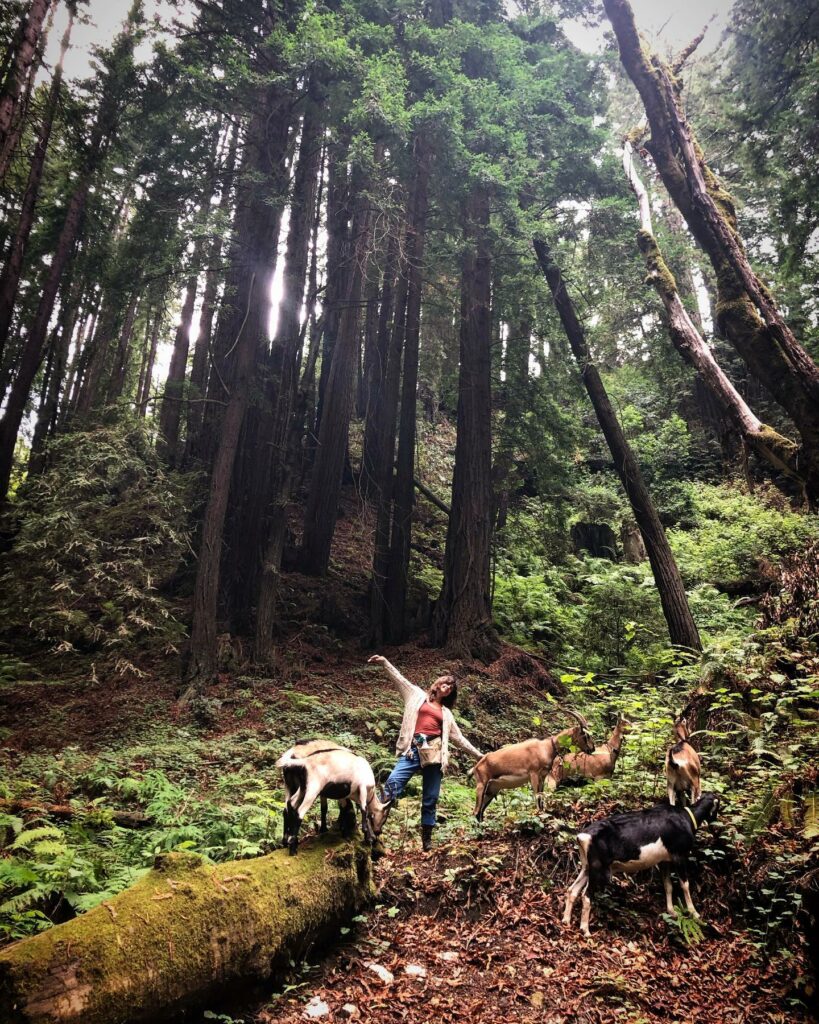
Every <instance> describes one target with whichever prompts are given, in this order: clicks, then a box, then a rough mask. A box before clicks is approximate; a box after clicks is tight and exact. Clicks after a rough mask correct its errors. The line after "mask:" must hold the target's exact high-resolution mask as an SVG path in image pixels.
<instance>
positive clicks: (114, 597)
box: [0, 423, 187, 652]
mask: <svg viewBox="0 0 819 1024" xmlns="http://www.w3.org/2000/svg"><path fill="white" fill-rule="evenodd" d="M49 454H50V468H49V469H48V471H47V472H45V473H44V474H42V475H41V476H39V477H36V478H34V479H33V480H31V481H30V482H28V483H27V484H26V486H25V488H24V489H23V490H22V492H21V493H20V497H19V499H18V501H17V502H16V504H15V506H14V508H13V510H12V513H11V514H12V515H13V516H14V517H15V518H16V519H17V520H19V523H20V527H19V532H17V534H16V536H15V537H14V542H13V546H12V548H11V551H10V552H9V553H8V554H7V555H6V556H5V558H4V559H3V564H2V573H1V574H0V594H1V595H2V596H0V620H2V621H0V637H2V639H3V640H5V641H6V642H8V643H9V644H10V645H14V647H16V648H18V649H19V648H21V647H22V648H24V649H25V648H32V647H35V648H36V647H38V646H39V647H42V646H47V647H48V648H50V649H51V650H54V651H57V652H70V651H74V650H76V649H82V650H93V649H95V648H99V647H108V648H111V647H113V648H115V649H116V648H122V649H125V648H126V647H130V646H132V645H133V643H134V641H135V640H136V639H139V638H144V637H145V636H151V635H153V636H160V637H161V638H163V639H165V640H167V641H171V640H173V639H175V638H177V637H178V636H179V635H180V627H179V625H178V623H176V622H175V620H174V619H173V618H172V616H171V614H170V610H169V606H168V603H167V601H166V600H164V599H163V598H162V596H161V595H160V594H159V593H158V590H157V587H158V586H159V585H160V584H161V583H162V582H163V581H164V580H165V579H167V578H168V577H169V576H170V574H171V573H172V572H173V571H174V570H175V569H176V567H177V565H178V564H179V560H180V558H181V556H182V554H183V551H184V549H185V546H186V542H187V535H186V532H185V525H186V509H185V502H184V500H183V481H182V480H181V479H180V478H179V477H178V476H174V475H173V474H171V473H168V472H166V471H165V470H164V469H163V468H162V466H161V464H160V462H159V460H158V459H157V457H156V454H155V453H154V451H153V449H152V447H151V445H150V443H149V440H148V438H147V436H146V434H145V432H144V428H143V427H142V426H141V425H136V424H133V423H121V424H118V425H116V426H112V427H105V428H100V429H97V430H92V431H87V432H83V433H75V434H68V435H65V436H63V437H60V438H58V439H56V440H55V441H54V442H53V443H52V445H51V447H50V451H49Z"/></svg>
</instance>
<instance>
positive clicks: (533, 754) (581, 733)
mask: <svg viewBox="0 0 819 1024" xmlns="http://www.w3.org/2000/svg"><path fill="white" fill-rule="evenodd" d="M566 713H567V714H568V715H571V717H572V718H574V719H575V720H576V721H577V725H575V726H573V727H572V728H571V729H564V730H563V731H562V732H558V733H555V734H554V735H553V736H547V737H546V739H544V740H536V739H531V740H523V742H522V743H510V744H508V745H507V746H505V747H501V748H500V750H494V751H492V753H490V754H484V756H483V757H482V758H481V759H480V761H478V763H477V764H476V765H475V767H474V768H473V769H472V772H471V773H470V774H474V775H475V782H476V784H477V788H476V793H475V817H476V818H477V819H478V821H482V820H483V815H484V811H485V810H486V808H487V807H488V806H489V804H490V803H491V802H492V801H493V800H494V799H495V797H496V796H497V795H498V793H499V792H500V791H501V790H502V789H516V788H517V787H518V786H525V785H526V783H527V782H529V783H530V784H531V786H532V792H533V793H534V796H535V803H536V804H537V806H538V807H540V802H541V798H542V794H541V790H542V788H543V780H544V779H545V778H546V776H547V775H548V774H549V772H550V771H551V768H552V765H553V764H554V761H555V758H556V757H557V756H558V754H559V753H560V746H561V741H563V740H565V739H570V740H571V741H572V742H573V743H574V744H575V745H576V746H578V747H580V749H581V750H582V751H585V752H586V753H590V752H591V751H592V749H593V748H594V740H593V739H592V737H591V735H590V733H589V725H588V722H587V721H586V720H585V718H583V716H582V715H579V714H577V712H575V711H568V710H567V711H566Z"/></svg>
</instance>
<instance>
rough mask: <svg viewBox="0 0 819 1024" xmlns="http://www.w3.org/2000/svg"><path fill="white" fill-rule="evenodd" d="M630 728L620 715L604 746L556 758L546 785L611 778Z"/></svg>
mask: <svg viewBox="0 0 819 1024" xmlns="http://www.w3.org/2000/svg"><path fill="white" fill-rule="evenodd" d="M630 728H631V722H629V721H628V719H626V718H623V716H622V715H620V716H619V717H618V719H617V724H616V725H615V727H614V729H613V730H612V734H611V736H609V738H608V739H607V740H606V742H605V743H604V744H603V745H602V746H600V747H595V749H594V750H593V751H592V752H591V753H590V754H584V753H583V752H582V751H578V752H577V753H574V754H566V755H565V756H564V757H557V758H555V762H554V764H553V765H552V770H551V771H550V772H549V777H548V778H547V779H546V786H547V787H548V788H549V789H557V787H558V786H559V785H560V783H561V782H563V780H564V779H579V778H583V779H610V778H611V776H612V775H614V768H615V766H616V764H617V758H618V757H619V756H620V749H621V747H622V746H623V740H624V739H625V737H626V733H627V732H628V731H629V729H630Z"/></svg>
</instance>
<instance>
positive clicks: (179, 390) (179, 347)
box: [158, 197, 209, 466]
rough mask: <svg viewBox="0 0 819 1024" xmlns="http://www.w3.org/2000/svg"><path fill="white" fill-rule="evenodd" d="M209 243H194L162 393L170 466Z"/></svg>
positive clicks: (162, 428) (163, 439)
mask: <svg viewBox="0 0 819 1024" xmlns="http://www.w3.org/2000/svg"><path fill="white" fill-rule="evenodd" d="M208 200H209V197H206V198H205V199H204V200H203V208H202V213H200V214H199V216H198V217H197V218H196V222H197V225H198V227H199V228H201V226H202V224H201V222H202V219H203V214H204V212H205V211H206V210H207V206H206V205H204V204H206V203H207V202H208ZM204 244H205V236H204V235H203V234H200V235H199V237H198V238H197V239H196V241H195V242H194V246H193V253H192V255H191V272H190V276H189V277H188V281H187V285H186V286H185V299H184V301H183V303H182V310H181V312H180V314H179V324H178V325H177V328H176V334H175V336H174V343H173V353H172V355H171V363H170V366H169V367H168V377H167V379H166V381H165V390H164V391H163V393H162V402H161V404H160V407H159V438H158V440H159V451H160V452H161V454H162V455H163V456H164V458H165V460H166V462H168V464H169V465H171V466H173V465H176V463H177V460H178V455H179V451H178V449H179V426H180V424H181V422H182V399H183V392H184V388H185V373H186V371H187V368H188V351H189V349H190V340H191V323H192V322H193V307H194V305H195V304H196V288H197V285H198V284H199V271H200V269H201V266H200V264H201V260H202V249H203V247H204Z"/></svg>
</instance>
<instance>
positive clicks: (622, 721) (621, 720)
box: [614, 715, 634, 736]
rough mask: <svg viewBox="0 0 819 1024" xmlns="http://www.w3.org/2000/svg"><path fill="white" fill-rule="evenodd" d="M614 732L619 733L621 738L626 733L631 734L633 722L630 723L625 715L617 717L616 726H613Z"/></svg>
mask: <svg viewBox="0 0 819 1024" xmlns="http://www.w3.org/2000/svg"><path fill="white" fill-rule="evenodd" d="M614 728H615V731H616V732H619V733H620V734H621V735H622V736H625V734H626V733H627V732H631V730H632V729H633V728H634V722H630V721H629V720H628V719H627V718H626V717H625V715H618V716H617V724H616V725H615V727H614Z"/></svg>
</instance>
